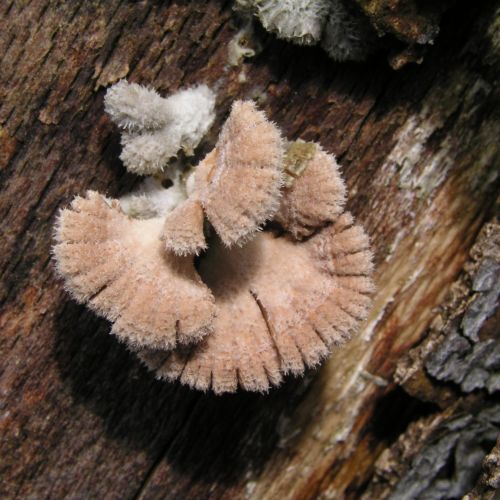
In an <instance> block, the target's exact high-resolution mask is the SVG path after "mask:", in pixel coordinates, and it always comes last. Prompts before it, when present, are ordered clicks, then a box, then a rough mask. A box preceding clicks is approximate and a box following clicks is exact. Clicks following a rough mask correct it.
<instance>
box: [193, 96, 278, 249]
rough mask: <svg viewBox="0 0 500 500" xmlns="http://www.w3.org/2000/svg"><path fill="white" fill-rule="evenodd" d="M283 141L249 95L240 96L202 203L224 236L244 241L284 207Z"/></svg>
mask: <svg viewBox="0 0 500 500" xmlns="http://www.w3.org/2000/svg"><path fill="white" fill-rule="evenodd" d="M282 161H283V141H282V139H281V136H280V133H279V130H278V128H277V127H276V126H274V125H273V124H272V123H271V122H269V121H268V120H267V119H266V116H265V114H264V113H263V112H262V111H259V110H257V108H256V107H255V104H254V103H253V102H250V101H236V102H235V103H234V104H233V108H232V110H231V114H230V115H229V118H228V119H227V121H226V123H225V124H224V127H223V129H222V132H221V134H220V136H219V140H218V142H217V162H216V164H217V165H216V168H215V170H214V171H213V172H212V175H211V176H210V178H209V179H208V186H207V188H206V189H205V191H204V193H203V195H202V202H203V208H204V209H205V213H206V214H207V217H208V220H209V221H210V222H211V224H212V225H213V226H214V228H215V230H216V231H217V234H218V235H219V236H220V237H221V240H222V242H223V243H224V244H225V245H227V246H231V245H234V244H240V243H242V242H244V241H245V240H246V239H247V238H248V237H249V236H250V235H252V234H253V233H254V232H255V231H256V230H257V229H258V228H259V226H261V225H262V224H263V223H264V222H265V221H266V220H268V219H270V218H271V217H272V216H273V215H274V213H275V212H276V210H277V209H278V207H279V199H280V196H281V192H280V189H281V186H282V183H283V174H282V168H281V167H282Z"/></svg>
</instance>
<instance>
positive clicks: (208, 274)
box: [139, 214, 373, 393]
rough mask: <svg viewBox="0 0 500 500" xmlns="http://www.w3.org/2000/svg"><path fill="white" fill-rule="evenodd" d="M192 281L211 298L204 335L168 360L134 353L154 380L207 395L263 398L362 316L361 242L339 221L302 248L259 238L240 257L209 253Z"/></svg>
mask: <svg viewBox="0 0 500 500" xmlns="http://www.w3.org/2000/svg"><path fill="white" fill-rule="evenodd" d="M199 272H200V274H201V276H202V277H203V279H204V281H205V282H206V283H207V284H208V286H209V287H210V289H211V290H212V291H213V293H214V296H215V301H216V317H215V321H214V331H213V333H212V334H211V335H210V336H208V337H207V338H206V339H204V340H203V341H202V342H201V344H199V345H197V346H194V347H192V348H190V349H187V350H182V351H180V350H177V351H174V352H172V353H162V352H158V351H156V352H155V351H143V352H141V353H140V354H139V356H140V357H141V359H142V360H143V361H144V362H145V363H146V364H147V365H148V366H149V367H150V368H152V369H154V370H155V371H156V373H157V375H158V376H159V377H163V378H167V379H170V380H174V379H180V381H181V382H182V383H184V384H187V385H189V386H191V387H194V388H198V389H202V390H207V389H210V388H211V389H213V390H214V392H216V393H222V392H234V391H236V389H237V387H238V385H240V386H241V387H242V388H243V389H246V390H249V391H261V392H262V391H267V390H268V389H269V388H270V386H271V385H277V384H279V383H280V381H281V379H282V375H283V374H286V373H293V374H301V373H303V371H304V369H305V368H306V367H312V366H316V365H317V364H318V363H319V362H320V361H321V360H322V359H323V358H324V357H325V356H327V355H328V353H329V352H330V349H331V348H332V346H334V345H336V344H341V343H343V342H345V341H346V340H347V339H348V338H349V337H350V335H351V334H352V332H353V331H354V330H356V328H357V326H358V324H359V322H360V321H361V320H362V319H364V317H365V316H366V314H367V312H368V308H369V306H370V303H371V300H370V297H369V294H370V292H371V291H372V288H373V284H372V281H371V277H370V276H371V272H372V257H371V252H370V250H369V242H368V238H367V236H366V235H365V233H364V231H363V229H362V228H361V227H360V226H357V225H354V224H353V220H352V217H351V216H350V214H344V215H342V216H341V217H339V218H338V220H337V222H336V223H335V224H333V225H331V226H328V227H325V228H323V229H322V230H321V231H320V232H319V233H317V234H316V235H314V236H313V237H311V238H310V239H309V240H307V241H306V242H297V241H293V240H291V239H289V238H288V237H275V236H274V235H273V234H271V233H267V232H264V233H260V234H259V235H257V236H256V238H255V239H254V240H252V241H251V242H249V243H247V245H245V246H244V247H242V248H233V249H230V250H229V249H227V248H225V247H224V246H223V245H221V244H220V243H219V244H218V245H216V246H211V247H210V252H209V253H208V254H207V255H206V257H205V258H204V259H203V260H202V261H201V264H200V271H199Z"/></svg>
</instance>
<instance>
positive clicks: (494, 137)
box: [0, 0, 500, 499]
mask: <svg viewBox="0 0 500 500" xmlns="http://www.w3.org/2000/svg"><path fill="white" fill-rule="evenodd" d="M483 4H484V5H478V6H474V7H470V6H467V5H468V3H467V2H458V4H457V5H455V7H453V8H452V9H451V10H450V11H449V12H448V13H447V14H446V15H445V17H444V19H443V23H442V26H441V34H440V36H439V37H438V39H437V40H436V44H435V46H434V47H433V48H432V50H430V51H429V52H428V53H427V55H426V58H425V60H424V62H423V63H422V64H421V65H418V66H417V65H414V66H408V67H405V68H404V69H402V70H401V71H399V72H395V71H393V70H391V69H390V68H389V67H388V65H387V63H386V61H385V59H384V56H383V55H380V56H375V57H373V58H372V59H370V60H369V61H368V62H366V63H364V64H349V63H347V64H337V63H334V62H332V61H331V60H329V59H328V57H327V56H326V55H325V54H324V53H323V52H322V51H321V50H320V49H319V48H307V47H297V46H293V45H289V44H287V43H284V42H280V41H278V40H276V39H275V38H273V37H272V36H268V35H266V34H265V33H263V32H261V31H260V30H259V29H257V33H256V35H255V36H257V37H260V39H261V41H262V45H263V50H262V52H260V53H259V54H258V55H257V56H256V57H255V58H253V59H250V60H247V61H245V62H243V63H242V64H240V65H239V66H230V65H229V62H228V44H229V42H230V41H231V39H232V38H233V37H234V36H235V35H236V33H237V32H238V30H239V28H240V26H239V25H238V22H237V19H236V18H235V16H234V13H233V12H232V10H231V2H220V1H216V0H207V1H202V0H195V1H182V0H177V1H172V2H167V1H152V0H145V1H140V2H129V1H124V0H109V1H106V2H104V1H98V0H93V1H88V2H83V1H82V2H64V1H55V0H54V1H52V0H31V1H5V2H2V4H1V5H0V58H1V62H0V183H1V189H2V195H1V198H0V225H1V233H0V234H1V239H0V274H1V276H2V278H1V279H2V281H1V288H0V304H1V305H0V307H1V309H0V332H1V333H0V335H1V336H0V360H1V362H0V395H1V396H0V405H1V406H0V439H1V442H0V446H1V451H0V454H1V457H2V458H1V461H0V496H1V497H2V498H37V499H39V498H120V499H121V498H144V499H150V498H186V497H188V498H207V497H210V498H212V497H213V498H258V499H261V498H269V499H275V498H300V499H302V498H313V497H323V498H335V499H337V498H357V497H359V496H360V495H361V493H362V492H363V491H364V490H365V489H366V485H367V484H368V482H369V480H370V478H371V476H372V474H373V471H374V467H375V462H376V460H377V458H378V457H379V455H380V454H381V452H382V451H383V450H384V449H385V448H387V447H388V446H390V445H392V444H393V443H394V442H395V441H396V439H397V437H398V436H399V434H401V433H402V432H403V431H404V430H405V429H406V427H407V426H408V424H409V423H410V422H411V421H412V420H413V419H414V418H415V413H416V412H417V411H420V410H417V408H420V406H419V403H418V402H417V399H415V398H414V397H412V396H410V395H408V394H406V393H405V392H404V391H403V390H402V389H401V388H399V386H398V385H397V384H396V383H395V382H394V380H393V375H394V372H395V369H396V366H397V364H398V362H399V361H400V360H401V358H402V357H403V356H404V355H405V354H406V353H407V352H408V351H409V349H410V348H412V347H413V346H415V345H416V344H418V343H419V342H420V341H421V340H422V338H423V337H424V336H425V335H426V332H427V329H428V327H429V324H430V322H431V320H432V319H433V317H434V315H435V308H436V307H437V306H439V305H440V304H441V303H443V301H444V299H445V297H446V296H447V294H448V292H449V291H450V287H451V285H452V283H453V282H454V281H455V280H456V278H457V276H458V275H459V273H460V271H461V269H462V266H463V264H464V262H465V261H466V259H467V256H468V252H469V250H470V248H471V247H472V245H473V243H474V241H475V239H476V237H477V235H478V233H479V231H480V229H481V227H482V225H483V224H484V222H485V221H486V220H490V219H491V218H492V216H493V215H494V212H495V210H497V208H498V205H495V202H496V197H497V195H498V186H499V179H498V160H499V156H500V155H499V149H500V148H499V145H498V123H499V120H498V113H499V110H498V97H499V95H498V89H499V86H498V61H497V57H498V53H497V52H496V49H498V45H499V39H500V35H499V32H498V29H499V28H498V26H497V25H498V21H497V23H496V24H495V14H496V13H497V11H498V3H497V2H483ZM125 77H126V78H128V79H129V80H130V81H135V82H138V83H142V84H147V85H151V86H154V87H155V88H157V89H158V90H159V91H160V93H162V94H163V95H166V94H168V93H171V92H174V91H176V90H177V89H179V88H181V87H186V86H189V85H194V84H197V83H207V84H208V85H209V86H210V87H212V88H213V89H214V90H216V91H217V120H216V124H215V125H214V127H213V129H212V132H211V134H210V137H209V138H208V142H209V143H212V144H213V142H214V141H215V138H216V136H217V132H218V130H220V126H221V124H222V123H223V121H224V119H225V117H227V114H228V110H229V107H230V105H231V103H232V101H233V100H234V99H237V98H253V99H257V101H258V103H259V105H260V107H261V108H262V109H264V110H265V111H266V113H267V114H268V116H269V117H270V118H271V119H272V120H273V121H274V122H276V123H277V124H278V125H279V126H280V127H281V128H282V129H283V132H284V134H285V135H286V137H287V138H289V139H295V138H298V137H300V138H302V139H305V140H315V141H318V142H320V143H321V145H322V147H323V148H324V149H325V150H327V151H329V152H333V153H335V154H336V155H337V158H338V161H339V163H340V164H341V166H342V171H343V175H344V177H345V179H346V182H347V185H348V189H349V201H348V209H349V210H351V211H352V212H353V213H354V214H355V216H356V217H357V219H358V220H359V222H361V223H362V224H363V225H364V227H365V228H366V230H367V232H368V233H369V235H370V237H371V239H372V243H373V248H374V252H375V261H376V284H377V293H376V295H375V301H374V308H373V311H372V313H371V316H370V318H369V319H368V321H367V322H366V323H365V325H364V328H363V330H362V331H361V332H360V333H359V334H358V335H357V336H356V338H355V339H353V341H352V342H350V343H349V344H348V345H347V346H346V347H343V348H342V349H339V350H338V351H336V352H334V354H333V355H332V357H331V358H330V359H329V361H328V362H327V363H326V364H325V365H324V366H323V367H321V368H320V369H319V370H317V371H315V372H310V373H308V374H307V376H306V377H305V378H304V379H302V380H297V379H291V380H288V381H287V382H286V383H285V385H284V386H283V387H281V388H279V389H277V390H273V391H271V392H270V393H269V394H268V395H256V394H246V393H238V394H235V395H227V396H223V397H216V396H213V395H210V394H207V395H204V394H200V393H198V392H194V391H190V390H188V389H186V388H183V387H180V386H178V385H176V384H169V383H163V382H159V381H156V380H155V379H154V377H153V375H151V374H150V373H148V372H147V371H146V369H145V368H143V367H142V366H141V365H140V363H139V362H138V361H137V359H136V358H135V357H134V356H133V355H132V354H130V353H129V352H128V351H127V350H126V348H125V347H124V346H123V345H121V344H119V343H118V342H117V341H116V339H114V338H112V337H111V336H110V335H109V334H108V332H109V324H108V323H107V322H106V321H104V320H101V319H99V318H97V317H96V316H95V315H94V314H92V313H91V312H89V311H88V310H86V309H85V308H84V307H81V306H79V305H77V304H75V303H74V302H72V301H71V299H70V298H69V297H68V295H67V294H66V293H65V292H64V290H63V287H62V284H61V282H60V281H58V280H57V279H56V277H55V275H54V272H53V266H52V262H51V253H50V248H51V244H52V227H53V224H54V218H55V217H56V215H57V211H58V210H59V208H61V207H64V206H67V204H68V202H69V201H70V200H71V199H72V198H73V196H75V195H77V194H82V193H84V192H85V191H86V190H87V189H94V190H98V191H100V192H103V193H106V194H108V195H110V196H113V197H114V196H118V195H120V194H123V193H125V192H128V191H129V190H130V189H131V188H132V186H133V185H134V183H135V182H136V181H137V179H136V178H134V177H133V176H132V175H130V174H127V173H125V170H124V168H123V166H122V165H121V162H120V161H119V159H118V156H119V153H120V144H119V132H118V130H117V129H116V128H115V127H114V126H113V124H112V123H111V122H110V120H109V118H108V117H107V116H106V115H105V113H104V109H103V96H104V93H105V90H106V88H107V87H108V86H109V85H111V84H112V83H114V82H116V81H118V80H119V79H121V78H125ZM207 147H208V146H207ZM495 321H496V322H497V323H496V326H497V327H498V314H497V315H496V320H495ZM497 331H498V328H497ZM429 411H432V410H429Z"/></svg>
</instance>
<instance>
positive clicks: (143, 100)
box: [104, 80, 168, 131]
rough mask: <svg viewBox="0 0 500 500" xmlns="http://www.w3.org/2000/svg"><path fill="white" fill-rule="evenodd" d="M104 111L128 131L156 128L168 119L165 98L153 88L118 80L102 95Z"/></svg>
mask: <svg viewBox="0 0 500 500" xmlns="http://www.w3.org/2000/svg"><path fill="white" fill-rule="evenodd" d="M104 107H105V110H106V113H108V115H109V116H110V117H111V119H112V120H113V121H114V122H115V123H116V124H117V125H118V126H119V127H121V128H123V129H125V130H128V131H134V130H135V131H137V130H142V129H149V130H158V129H159V128H161V127H163V126H164V125H165V123H166V121H167V119H168V115H167V114H166V112H165V111H166V110H165V99H164V98H163V97H161V96H160V95H159V94H158V92H156V90H154V89H150V88H147V87H143V86H142V85H139V84H137V83H128V82H127V80H120V81H119V82H118V83H116V84H115V85H113V86H111V87H110V88H109V89H108V90H107V92H106V95H105V97H104Z"/></svg>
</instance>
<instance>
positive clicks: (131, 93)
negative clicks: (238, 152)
mask: <svg viewBox="0 0 500 500" xmlns="http://www.w3.org/2000/svg"><path fill="white" fill-rule="evenodd" d="M104 103H105V109H106V112H107V113H108V114H109V115H110V117H111V119H112V120H113V121H114V122H115V123H116V124H117V125H118V126H119V127H120V128H122V129H123V134H122V138H121V142H122V146H123V150H122V153H121V155H120V158H121V160H122V161H123V163H124V165H125V166H126V168H127V170H129V171H130V172H132V173H134V174H139V175H152V174H155V173H158V172H161V171H163V169H164V167H165V166H166V165H167V163H168V161H169V160H170V159H171V158H173V157H175V156H177V154H178V152H179V151H180V150H181V149H182V150H184V152H185V153H186V154H188V155H192V154H193V150H194V148H196V146H198V144H199V143H200V141H201V139H202V138H203V136H204V135H205V134H206V132H207V131H208V129H209V128H210V127H211V125H212V123H213V121H214V118H215V114H214V106H215V95H214V93H213V92H212V91H211V90H210V89H209V88H208V87H207V86H206V85H200V86H198V87H193V88H190V89H186V90H182V91H180V92H177V93H176V94H173V95H171V96H170V97H168V98H166V99H165V98H163V97H160V95H159V94H158V93H157V92H156V91H155V90H153V89H148V88H146V87H143V86H141V85H138V84H136V83H128V82H127V81H126V80H121V81H120V82H118V83H117V84H115V85H113V86H112V87H110V89H109V90H108V91H107V93H106V96H105V98H104Z"/></svg>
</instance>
